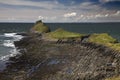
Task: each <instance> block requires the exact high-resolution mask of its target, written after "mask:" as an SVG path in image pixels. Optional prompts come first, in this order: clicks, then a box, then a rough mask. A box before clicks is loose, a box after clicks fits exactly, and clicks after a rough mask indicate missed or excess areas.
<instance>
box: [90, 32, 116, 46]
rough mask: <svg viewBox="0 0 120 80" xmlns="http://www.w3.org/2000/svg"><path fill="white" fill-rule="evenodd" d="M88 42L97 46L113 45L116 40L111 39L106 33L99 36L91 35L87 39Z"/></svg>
mask: <svg viewBox="0 0 120 80" xmlns="http://www.w3.org/2000/svg"><path fill="white" fill-rule="evenodd" d="M89 41H90V42H95V43H99V44H106V43H115V42H116V41H117V40H116V39H114V38H113V37H111V36H110V35H109V34H107V33H101V34H92V35H91V36H90V37H89Z"/></svg>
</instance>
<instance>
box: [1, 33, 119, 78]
mask: <svg viewBox="0 0 120 80" xmlns="http://www.w3.org/2000/svg"><path fill="white" fill-rule="evenodd" d="M26 41H27V42H26ZM15 44H16V46H17V47H18V48H19V49H20V50H21V53H22V54H21V55H17V56H16V57H13V58H10V62H11V63H9V65H8V67H7V69H6V70H5V73H4V74H5V75H7V76H6V77H9V79H8V80H14V79H17V80H35V79H39V80H102V79H103V80H104V79H105V78H108V77H112V76H115V75H119V72H116V69H117V66H116V63H119V62H120V61H118V58H119V56H118V55H119V53H117V52H116V51H114V50H111V49H110V48H108V47H105V46H103V45H97V44H95V43H87V42H85V43H79V44H69V43H64V44H56V42H50V41H44V40H43V39H42V38H41V37H40V36H39V35H38V36H29V37H27V38H24V39H22V40H21V41H19V42H16V43H15ZM3 76H4V75H3V74H2V75H1V76H0V77H1V78H3ZM6 77H5V79H2V80H7V79H6Z"/></svg>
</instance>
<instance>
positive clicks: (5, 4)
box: [0, 0, 120, 22]
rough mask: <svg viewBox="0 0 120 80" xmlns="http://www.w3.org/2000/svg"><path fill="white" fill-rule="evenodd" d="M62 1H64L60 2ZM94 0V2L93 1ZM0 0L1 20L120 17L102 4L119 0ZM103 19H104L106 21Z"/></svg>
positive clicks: (82, 19)
mask: <svg viewBox="0 0 120 80" xmlns="http://www.w3.org/2000/svg"><path fill="white" fill-rule="evenodd" d="M60 1H62V2H60ZM91 1H92V2H91ZM94 1H95V0H67V1H66V0H0V21H2V20H4V21H11V20H12V21H18V22H19V21H30V22H34V21H36V20H38V19H42V20H43V21H45V22H83V21H95V22H96V21H97V20H99V21H100V19H105V20H106V21H109V20H110V19H111V21H112V18H113V19H114V20H118V19H120V16H119V15H120V11H119V10H118V8H116V9H112V8H109V9H106V6H104V7H103V6H101V4H104V3H107V2H110V1H118V0H98V3H96V2H94ZM65 2H68V3H65ZM1 4H2V5H1ZM68 4H69V5H68ZM105 20H103V21H105Z"/></svg>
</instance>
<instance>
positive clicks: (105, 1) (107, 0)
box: [99, 0, 120, 3]
mask: <svg viewBox="0 0 120 80" xmlns="http://www.w3.org/2000/svg"><path fill="white" fill-rule="evenodd" d="M114 1H120V0H99V2H101V3H107V2H114Z"/></svg>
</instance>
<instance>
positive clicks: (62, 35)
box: [47, 28, 84, 39]
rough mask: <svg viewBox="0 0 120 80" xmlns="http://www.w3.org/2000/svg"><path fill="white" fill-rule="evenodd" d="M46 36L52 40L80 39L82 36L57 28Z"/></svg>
mask: <svg viewBox="0 0 120 80" xmlns="http://www.w3.org/2000/svg"><path fill="white" fill-rule="evenodd" d="M47 35H48V37H50V38H54V39H66V38H80V37H81V36H83V35H84V34H79V33H74V32H69V31H66V30H64V29H62V28H59V29H57V30H55V31H53V32H50V33H48V34H47Z"/></svg>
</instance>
